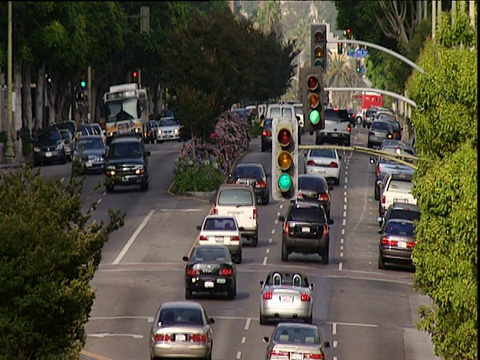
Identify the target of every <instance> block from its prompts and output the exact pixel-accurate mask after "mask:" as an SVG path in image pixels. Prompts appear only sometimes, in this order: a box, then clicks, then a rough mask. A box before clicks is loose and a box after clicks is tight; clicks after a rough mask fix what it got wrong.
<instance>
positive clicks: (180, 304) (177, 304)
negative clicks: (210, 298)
mask: <svg viewBox="0 0 480 360" xmlns="http://www.w3.org/2000/svg"><path fill="white" fill-rule="evenodd" d="M160 308H161V309H175V308H184V309H202V310H203V307H202V305H201V304H200V303H198V302H195V301H167V302H164V303H163V304H162V305H161V306H160Z"/></svg>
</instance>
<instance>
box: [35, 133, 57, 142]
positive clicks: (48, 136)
mask: <svg viewBox="0 0 480 360" xmlns="http://www.w3.org/2000/svg"><path fill="white" fill-rule="evenodd" d="M57 140H60V133H59V132H58V131H43V132H39V133H38V135H37V141H38V142H45V141H57Z"/></svg>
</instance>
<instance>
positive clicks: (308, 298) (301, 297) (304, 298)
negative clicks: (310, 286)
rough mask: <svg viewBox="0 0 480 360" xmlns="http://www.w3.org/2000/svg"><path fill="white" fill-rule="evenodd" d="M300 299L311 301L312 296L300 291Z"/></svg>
mask: <svg viewBox="0 0 480 360" xmlns="http://www.w3.org/2000/svg"><path fill="white" fill-rule="evenodd" d="M300 300H301V301H311V300H312V298H311V297H310V295H308V294H305V293H302V295H300Z"/></svg>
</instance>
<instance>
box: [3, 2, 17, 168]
mask: <svg viewBox="0 0 480 360" xmlns="http://www.w3.org/2000/svg"><path fill="white" fill-rule="evenodd" d="M12 53H13V51H12V2H11V1H9V2H8V69H7V119H8V120H7V143H6V144H5V151H4V153H3V158H4V160H5V162H6V163H7V164H12V163H13V162H14V161H15V153H14V152H13V141H12V127H13V104H12V102H13V101H12V99H13V96H12V95H13V94H12V67H13V55H12Z"/></svg>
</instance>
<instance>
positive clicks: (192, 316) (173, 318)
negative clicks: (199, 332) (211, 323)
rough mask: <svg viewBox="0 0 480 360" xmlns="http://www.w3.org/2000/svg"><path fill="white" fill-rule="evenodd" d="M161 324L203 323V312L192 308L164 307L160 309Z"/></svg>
mask: <svg viewBox="0 0 480 360" xmlns="http://www.w3.org/2000/svg"><path fill="white" fill-rule="evenodd" d="M158 321H159V323H161V324H159V325H172V324H179V323H180V324H185V325H202V323H203V320H202V312H201V311H200V310H198V309H192V308H185V309H184V308H175V309H164V310H162V311H160V316H159V319H158Z"/></svg>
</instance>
